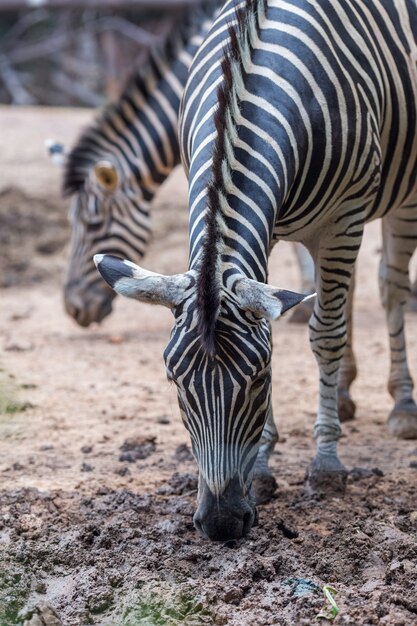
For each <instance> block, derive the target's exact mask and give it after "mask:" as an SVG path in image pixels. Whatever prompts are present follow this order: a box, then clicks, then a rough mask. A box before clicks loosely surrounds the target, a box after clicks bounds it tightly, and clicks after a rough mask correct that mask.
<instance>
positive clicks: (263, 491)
mask: <svg viewBox="0 0 417 626" xmlns="http://www.w3.org/2000/svg"><path fill="white" fill-rule="evenodd" d="M277 441H278V431H277V427H276V426H275V421H274V415H273V412H272V408H270V410H269V413H268V417H267V420H266V423H265V426H264V429H263V432H262V438H261V445H260V446H259V450H258V456H257V457H256V463H255V471H254V475H253V482H252V490H253V494H254V497H255V501H256V504H265V503H266V502H269V501H270V499H271V498H272V496H273V495H274V493H275V490H276V488H277V481H276V480H275V478H274V476H273V475H272V472H271V470H270V468H269V465H268V463H269V458H270V456H271V454H272V453H273V451H274V448H275V444H276V443H277Z"/></svg>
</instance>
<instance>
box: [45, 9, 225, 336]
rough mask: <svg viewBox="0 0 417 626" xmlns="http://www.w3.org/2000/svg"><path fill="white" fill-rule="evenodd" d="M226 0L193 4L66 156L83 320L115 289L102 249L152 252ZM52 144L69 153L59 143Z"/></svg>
mask: <svg viewBox="0 0 417 626" xmlns="http://www.w3.org/2000/svg"><path fill="white" fill-rule="evenodd" d="M221 4H222V1H221V0H202V2H201V4H199V5H198V6H196V7H195V8H193V9H191V10H190V11H189V12H188V14H187V17H186V18H185V19H184V18H183V22H182V23H180V24H179V25H177V27H176V28H173V31H172V35H171V36H170V37H169V38H168V40H167V42H166V43H165V44H164V45H163V46H162V47H161V48H157V49H156V50H153V51H152V52H151V54H150V57H149V60H148V62H147V63H146V64H145V66H144V67H143V68H142V70H141V72H140V73H138V74H137V75H136V76H135V77H134V80H132V82H131V84H129V85H128V87H127V88H126V90H125V91H124V93H123V94H122V96H121V97H120V99H119V101H118V102H117V103H115V104H111V105H109V106H107V107H106V108H105V109H104V111H103V112H102V113H101V114H100V115H99V116H98V118H97V120H96V121H95V122H94V124H93V125H92V126H91V127H89V128H87V129H86V131H84V133H83V134H82V135H81V137H80V139H79V140H78V142H77V144H76V145H75V146H74V148H73V149H72V150H71V152H70V154H69V155H68V157H67V158H66V159H65V173H64V183H63V190H64V195H66V196H72V201H71V208H70V222H71V243H70V252H69V258H68V266H67V275H66V279H65V286H64V302H65V307H66V310H67V312H68V313H69V314H70V315H71V316H72V317H73V318H74V319H75V320H76V321H77V322H78V323H79V324H80V325H81V326H88V325H89V324H90V323H92V322H100V321H101V320H102V319H103V318H104V317H106V316H107V315H108V314H109V313H110V312H111V310H112V300H113V298H114V296H115V293H114V291H112V290H111V289H109V288H108V286H107V285H106V284H105V283H104V282H103V281H102V280H101V279H100V278H99V277H98V275H97V272H96V269H95V266H94V263H93V256H94V254H97V253H100V252H101V251H104V250H106V251H108V250H111V251H112V253H113V254H117V255H119V256H122V257H125V256H127V257H129V258H131V259H133V260H135V261H137V262H139V261H140V260H141V258H142V257H143V255H144V254H145V252H146V248H147V246H148V242H149V239H150V236H151V227H150V212H149V207H150V203H151V201H152V198H153V196H154V194H155V193H156V191H157V190H158V188H159V187H160V185H161V184H162V183H163V182H164V180H165V179H166V178H167V176H168V175H169V174H170V173H171V171H172V170H173V168H174V167H175V166H176V165H177V164H178V163H179V162H180V156H179V146H178V132H177V130H178V111H179V106H180V98H181V95H182V93H183V89H184V86H185V82H186V79H187V75H188V70H189V67H190V64H191V61H192V59H193V56H194V54H195V52H196V51H197V50H198V47H199V45H200V43H201V42H202V40H203V38H204V35H205V34H206V33H207V31H208V29H209V27H210V25H211V24H212V22H213V17H214V14H215V11H216V9H217V8H218V6H220V5H221ZM58 148H59V149H58ZM49 150H50V152H52V153H53V154H52V156H53V157H56V153H58V152H59V153H60V154H58V156H62V153H63V147H62V146H59V145H58V144H56V143H55V144H54V143H53V142H52V145H51V146H49ZM64 158H65V157H64Z"/></svg>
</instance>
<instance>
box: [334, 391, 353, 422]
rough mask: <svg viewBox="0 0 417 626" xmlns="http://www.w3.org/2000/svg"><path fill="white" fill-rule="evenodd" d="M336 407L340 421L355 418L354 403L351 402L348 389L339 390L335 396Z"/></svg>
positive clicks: (348, 420)
mask: <svg viewBox="0 0 417 626" xmlns="http://www.w3.org/2000/svg"><path fill="white" fill-rule="evenodd" d="M337 409H338V413H339V419H340V421H341V422H350V421H352V420H353V419H355V411H356V404H355V403H354V402H353V400H352V398H351V397H350V395H349V392H348V391H342V392H341V391H339V393H338V396H337Z"/></svg>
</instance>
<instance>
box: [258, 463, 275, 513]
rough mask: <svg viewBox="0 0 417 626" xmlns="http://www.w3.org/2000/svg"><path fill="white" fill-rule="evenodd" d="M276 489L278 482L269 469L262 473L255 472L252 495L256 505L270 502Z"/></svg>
mask: <svg viewBox="0 0 417 626" xmlns="http://www.w3.org/2000/svg"><path fill="white" fill-rule="evenodd" d="M276 489H277V481H276V480H275V478H274V477H273V476H272V474H271V472H270V470H269V469H267V470H263V471H261V472H258V471H255V475H254V477H253V481H252V495H253V497H254V498H255V504H256V505H258V504H267V503H268V502H270V501H271V499H272V497H273V495H274V493H275V491H276Z"/></svg>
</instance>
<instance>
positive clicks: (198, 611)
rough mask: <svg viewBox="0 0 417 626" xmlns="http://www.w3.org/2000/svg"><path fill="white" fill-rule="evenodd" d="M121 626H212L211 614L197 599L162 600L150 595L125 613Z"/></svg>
mask: <svg viewBox="0 0 417 626" xmlns="http://www.w3.org/2000/svg"><path fill="white" fill-rule="evenodd" d="M122 623H123V626H177V625H187V626H200V625H202V624H212V623H213V619H212V615H211V613H210V612H209V611H208V610H207V609H206V608H205V607H204V606H203V604H202V603H201V601H200V600H199V598H197V597H193V596H188V595H185V594H181V595H179V596H177V597H174V598H164V597H162V596H161V595H159V594H156V593H150V594H148V595H146V596H144V597H143V598H141V599H140V600H139V601H138V602H137V603H136V604H135V606H134V607H132V608H130V609H128V610H127V611H126V612H125V615H124V619H123V622H122Z"/></svg>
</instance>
